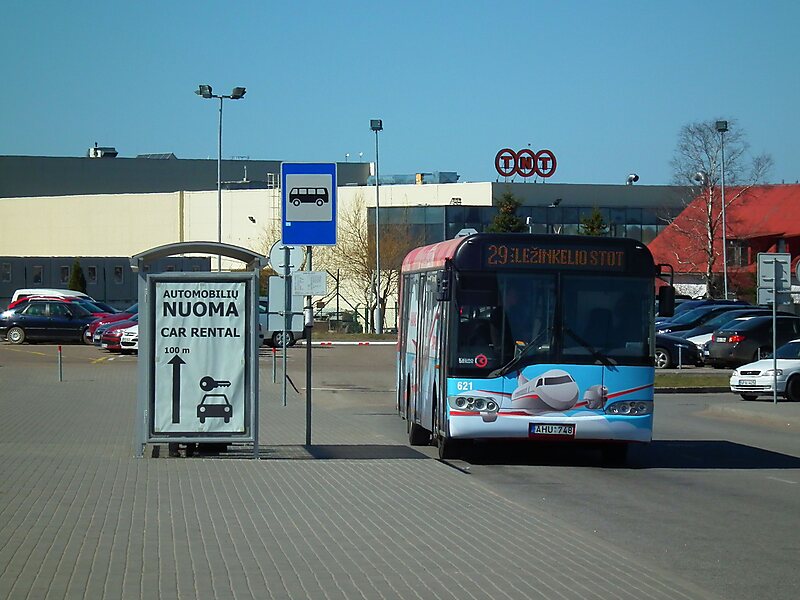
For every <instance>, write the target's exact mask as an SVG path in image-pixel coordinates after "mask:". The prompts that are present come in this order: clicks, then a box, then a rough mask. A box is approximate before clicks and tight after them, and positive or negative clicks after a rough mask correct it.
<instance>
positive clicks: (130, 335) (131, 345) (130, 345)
mask: <svg viewBox="0 0 800 600" xmlns="http://www.w3.org/2000/svg"><path fill="white" fill-rule="evenodd" d="M119 345H120V348H121V349H122V352H139V326H138V325H133V326H132V327H128V328H127V329H123V330H122V337H121V338H120V340H119Z"/></svg>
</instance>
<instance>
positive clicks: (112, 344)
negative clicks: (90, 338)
mask: <svg viewBox="0 0 800 600" xmlns="http://www.w3.org/2000/svg"><path fill="white" fill-rule="evenodd" d="M137 322H138V315H135V316H133V317H131V318H130V319H129V320H126V321H115V322H113V323H109V324H108V325H106V327H104V328H103V329H102V333H101V335H100V347H101V348H104V349H106V350H108V351H109V352H122V350H123V348H122V335H123V334H124V333H125V332H126V331H127V330H128V329H130V328H131V327H133V324H135V323H137Z"/></svg>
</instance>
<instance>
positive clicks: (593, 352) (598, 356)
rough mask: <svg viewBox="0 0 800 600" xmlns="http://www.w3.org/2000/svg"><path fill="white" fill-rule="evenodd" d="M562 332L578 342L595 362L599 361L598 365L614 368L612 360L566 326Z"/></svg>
mask: <svg viewBox="0 0 800 600" xmlns="http://www.w3.org/2000/svg"><path fill="white" fill-rule="evenodd" d="M563 330H564V333H568V334H569V335H570V336H572V338H574V339H575V341H576V342H578V343H579V344H580V345H581V346H583V347H584V348H586V349H587V350H588V351H589V353H590V354H591V355H592V356H593V357H594V358H595V360H598V361H600V363H601V364H603V365H605V366H606V367H614V366H616V364H617V363H615V362H614V361H613V360H611V359H610V358H608V357H607V356H606V355H605V354H602V353H601V352H600V351H599V350H597V349H596V348H595V347H593V346H592V345H591V344H590V343H589V342H587V341H586V340H584V339H583V338H582V337H580V336H579V335H578V334H577V333H575V332H574V331H572V329H570V328H569V327H568V326H567V325H564V326H563Z"/></svg>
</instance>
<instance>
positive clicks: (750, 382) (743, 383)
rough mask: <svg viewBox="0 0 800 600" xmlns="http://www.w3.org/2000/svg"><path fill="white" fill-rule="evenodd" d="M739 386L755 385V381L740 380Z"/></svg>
mask: <svg viewBox="0 0 800 600" xmlns="http://www.w3.org/2000/svg"><path fill="white" fill-rule="evenodd" d="M739 385H756V380H755V379H740V380H739Z"/></svg>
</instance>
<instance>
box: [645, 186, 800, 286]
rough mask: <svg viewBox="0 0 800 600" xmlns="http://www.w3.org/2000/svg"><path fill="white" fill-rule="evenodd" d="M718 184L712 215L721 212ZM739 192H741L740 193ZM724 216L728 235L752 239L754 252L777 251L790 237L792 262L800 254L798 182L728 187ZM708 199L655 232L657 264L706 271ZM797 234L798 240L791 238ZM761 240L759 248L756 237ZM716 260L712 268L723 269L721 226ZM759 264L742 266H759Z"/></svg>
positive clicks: (696, 202)
mask: <svg viewBox="0 0 800 600" xmlns="http://www.w3.org/2000/svg"><path fill="white" fill-rule="evenodd" d="M719 192H720V191H719V189H717V190H715V197H714V202H713V215H712V216H713V217H714V218H717V217H718V215H719V211H720V207H721V205H720V200H719ZM737 196H738V197H737ZM725 200H726V204H727V206H726V208H725V220H726V222H727V238H728V240H748V241H750V242H751V245H752V246H754V248H753V249H754V251H760V252H766V251H775V242H776V240H777V239H778V238H782V239H785V240H787V242H788V246H789V248H788V249H787V251H789V252H791V254H792V258H793V261H794V260H797V259H798V255H800V185H796V184H793V185H763V186H755V187H751V188H741V187H726V188H725ZM705 222H706V198H704V197H702V196H699V197H697V198H695V199H694V200H692V202H691V203H689V205H688V206H687V207H686V208H685V209H684V210H683V212H681V214H680V215H678V216H677V217H676V218H675V220H674V221H673V222H672V223H671V224H670V225H669V226H668V227H666V228H664V230H663V231H662V232H661V233H660V234H659V235H658V237H656V239H654V240H653V241H652V242H650V244H649V245H648V247H649V248H650V252H652V253H653V257H654V258H655V260H656V262H658V263H669V264H671V265H672V266H673V268H674V269H675V272H676V273H696V272H700V273H704V272H705V265H706V262H707V259H706V253H705V251H704V248H705V247H706V244H707V241H706V235H707V234H706V225H705ZM793 238H794V239H793ZM759 239H760V240H762V243H761V244H758V245H759V246H760V247H759V248H755V244H754V242H756V241H757V240H759ZM714 250H715V252H716V255H717V257H718V258H717V260H716V262H715V264H714V271H715V272H721V271H722V226H721V224H720V226H719V227H718V229H717V233H716V238H715V240H714ZM752 258H753V260H755V256H753V257H752ZM755 268H756V265H755V263H753V264H750V265H748V266H747V267H745V268H744V270H748V271H749V270H755Z"/></svg>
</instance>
